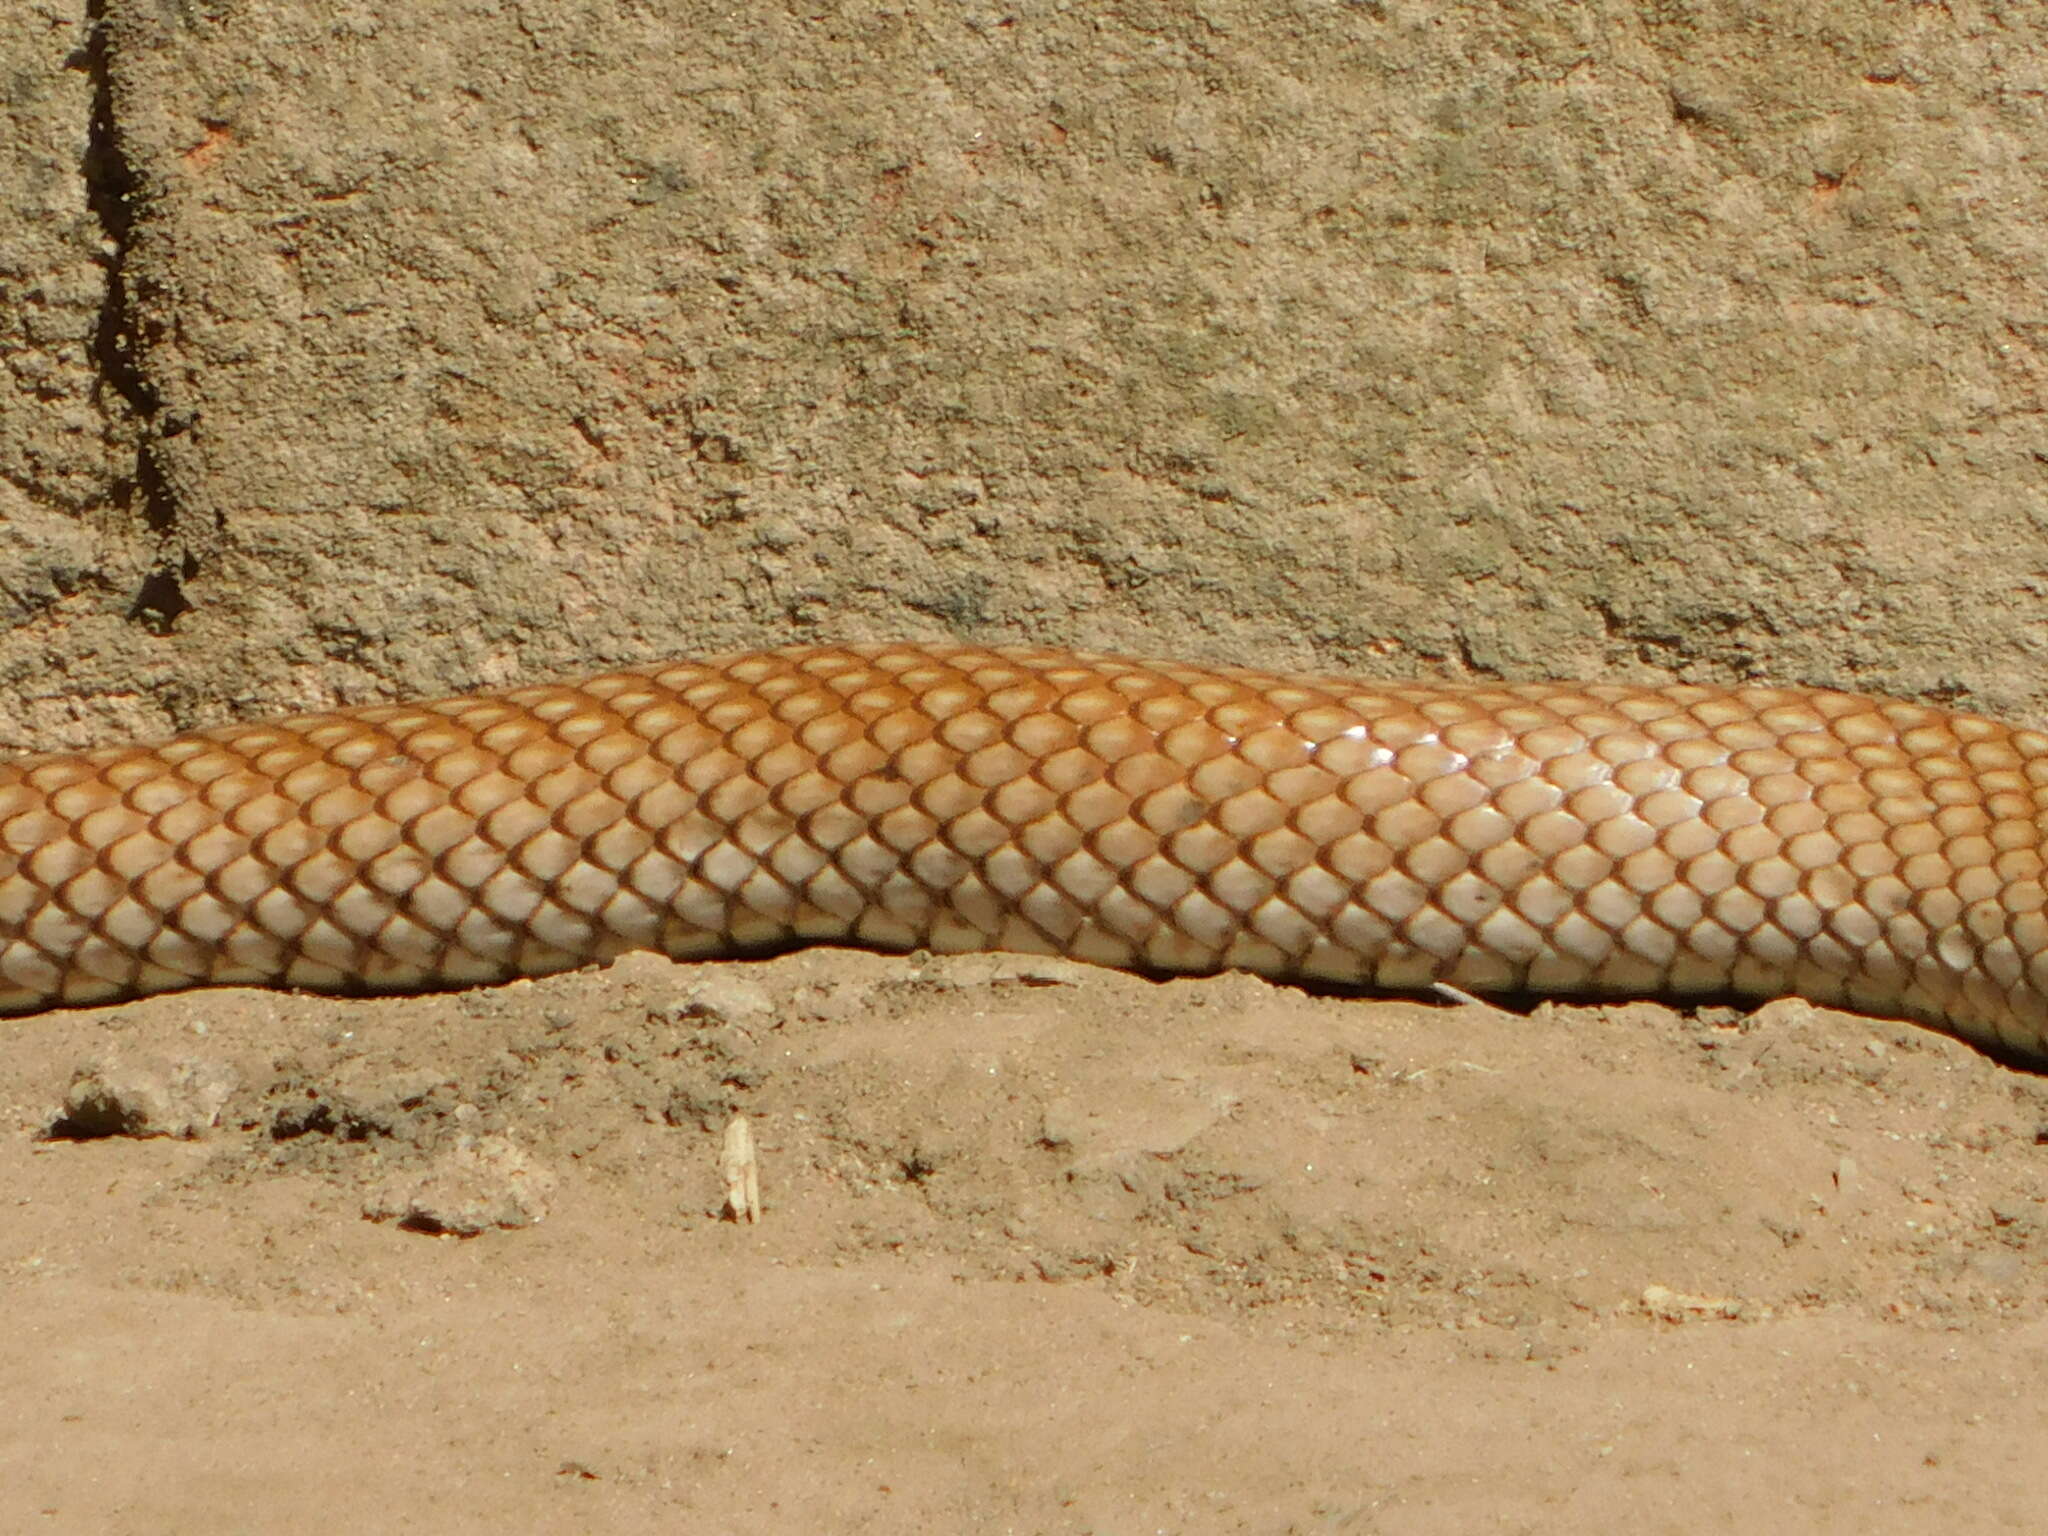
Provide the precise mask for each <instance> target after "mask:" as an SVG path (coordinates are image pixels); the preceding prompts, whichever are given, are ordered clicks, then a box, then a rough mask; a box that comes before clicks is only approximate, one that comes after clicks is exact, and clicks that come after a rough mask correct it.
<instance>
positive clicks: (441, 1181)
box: [363, 1134, 555, 1237]
mask: <svg viewBox="0 0 2048 1536" xmlns="http://www.w3.org/2000/svg"><path fill="white" fill-rule="evenodd" d="M554 1187H555V1177H554V1175H553V1174H551V1173H549V1172H548V1171H547V1170H546V1169H545V1168H543V1167H541V1166H540V1165H539V1164H538V1163H536V1162H534V1161H533V1159H532V1158H531V1157H529V1156H528V1155H527V1154H526V1152H525V1151H524V1150H523V1149H522V1148H520V1147H519V1146H517V1145H515V1144H514V1143H513V1141H512V1139H511V1138H510V1137H508V1136H503V1135H495V1134H494V1135H485V1136H461V1137H458V1138H457V1139H456V1140H455V1142H454V1143H453V1144H452V1145H451V1146H449V1147H448V1148H447V1149H446V1150H444V1151H442V1152H440V1153H438V1154H436V1155H435V1156H434V1157H433V1158H432V1159H431V1160H430V1161H429V1162H428V1163H427V1165H426V1166H425V1167H424V1168H422V1169H418V1170H415V1171H413V1172H412V1173H410V1174H407V1175H400V1176H398V1177H395V1178H392V1179H389V1180H387V1181H386V1182H385V1183H384V1184H383V1185H382V1186H381V1187H380V1188H379V1189H378V1190H377V1191H376V1192H375V1193H374V1194H372V1195H371V1196H370V1198H369V1199H368V1200H366V1201H364V1202H363V1214H364V1215H365V1216H367V1217H368V1218H369V1219H370V1220H371V1221H396V1222H397V1223H398V1224H399V1225H400V1226H401V1227H403V1228H405V1229H406V1230H407V1231H411V1232H435V1233H451V1234H453V1235H455V1236H457V1237H474V1236H476V1235H477V1234H478V1233H479V1232H486V1231H489V1230H490V1229H491V1228H492V1227H508V1228H509V1227H525V1226H531V1225H532V1224H533V1223H534V1222H536V1221H539V1220H541V1219H542V1218H544V1217H545V1216H546V1215H547V1212H548V1197H549V1196H550V1195H551V1194H552V1193H553V1192H554Z"/></svg>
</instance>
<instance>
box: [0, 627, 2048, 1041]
mask: <svg viewBox="0 0 2048 1536" xmlns="http://www.w3.org/2000/svg"><path fill="white" fill-rule="evenodd" d="M2044 827H2048V736H2043V735H2041V734H2038V733H2035V732H2032V731H2027V730H2019V729H2015V728H2012V727H2009V726H2006V725H2001V724H1999V723H1997V722H1995V721H1992V720H1987V719H1984V718H1981V717H1979V716H1975V715H1969V714H1961V713H1954V712H1950V711H1946V710H1942V709H1938V708H1934V707H1931V706H1928V705H1923V704H1913V703H1906V702H1901V701H1896V700H1888V699H1878V698H1870V697H1864V696H1861V695H1856V694H1850V693H1837V692H1829V691H1823V690H1816V689H1808V688H1750V687H1743V688H1722V687H1707V686H1690V685H1687V686H1674V687H1629V686H1593V685H1585V684H1572V683H1539V684H1530V685H1521V686H1508V685H1493V684H1479V685H1445V684H1434V683H1414V684H1401V683H1386V682H1374V681H1366V680H1361V679H1350V678H1335V677H1296V676H1286V675H1280V674H1274V673H1266V672H1258V671H1251V670H1246V669H1240V668H1225V667H1205V666H1193V665H1181V664H1176V663H1166V662H1149V661H1137V660H1130V659H1124V658H1119V657H1112V656H1103V655H1093V654H1083V653H1076V652H1071V651H1063V650H1054V649H1033V648H977V647H972V646H960V645H911V644H900V645H847V646H810V647H797V648H790V649H783V650H772V651H761V652H754V653H748V654H740V655H730V656H724V657H719V658H714V659H709V660H702V661H684V662H676V663H671V664H666V665H660V666H655V667H650V668H646V669H643V670H636V671H620V672H613V673H609V674H606V675H604V676H601V677H595V678H591V679H588V680H587V681H583V682H578V683H574V684H567V685H560V686H535V687H525V688H515V689H510V690H506V691H503V692H492V693H478V694H470V695H463V696H459V697H455V698H448V699H442V700H438V701H434V702H430V703H420V704H398V705H380V706H375V707H370V708H358V709H344V710H336V711H333V712H329V713H322V714H307V715H299V716H294V717H291V718H286V719H276V720H268V721H259V722H256V723H251V724H240V725H230V726H225V727H221V728H219V729H213V730H203V731H195V732H191V733H189V734H186V735H181V736H177V737H173V738H171V739H170V740H167V741H162V742H158V743H155V744H152V745H143V746H124V747H112V748H107V749H104V750H98V751H87V752H75V753H61V754H49V755H42V756H28V757H20V758H15V759H13V760H11V761H6V762H0V1011H11V1012H22V1011H27V1010H33V1009H37V1008H42V1007H46V1006H50V1005H53V1004H58V1003H91V1002H101V1001H107V1000H113V999H119V998H125V997H131V996H135V995H138V994H141V993H148V992H157V991H164V990H168V989H172V988H178V987H187V986H195V985H204V984H209V983H211V984H224V983H253V984H270V985H282V986H292V987H304V988H310V989H314V990H320V991H363V990H367V991H393V990H403V989H409V988H418V987H423V986H433V985H452V984H465V983H476V982H487V981H493V980H499V979H503V978H507V977H513V976H530V975H539V974H542V973H546V972H550V971H558V970H562V969H565V968H568V967H572V966H578V965H583V964H587V963H590V962H593V961H602V960H606V959H609V958H611V957H613V956H616V955H618V954H621V953H623V952H625V951H629V950H637V949H651V950H660V951H665V952H666V953H668V954H670V955H674V956H678V957H705V956H713V955H732V954H747V953H759V952H766V951H773V950H778V949H783V948H787V947H789V946H790V945H793V944H798V943H804V942H813V941H842V942H851V943H858V944H864V945H870V946H876V947H883V948H891V949H910V948H916V947H927V948H930V949H933V950H941V951H945V950H977V949H1006V950H1024V951H1038V952H1044V953H1050V954H1058V955H1065V956H1070V957H1072V958H1075V959H1079V960H1086V961H1094V962H1098V963H1101V964H1104V965H1111V966H1120V967H1126V968H1133V969H1139V970H1143V971H1148V972H1154V973H1187V972H1207V971H1216V970H1219V969H1225V968H1242V969H1245V970H1250V971H1255V972H1259V973H1261V974H1264V975H1267V976H1273V977H1282V978H1295V979H1301V980H1312V981H1322V982H1333V983H1357V984H1364V985H1368V986H1374V987H1381V988H1390V989H1412V988H1418V987H1424V986H1427V985H1429V984H1431V983H1433V982H1446V983H1451V984H1453V985H1455V986H1458V987H1461V988H1466V989H1469V990H1472V991H1475V992H1482V993H1508V992H1513V993H1541V994H1551V995H1564V996H1581V997H1597V996H1606V997H1650V996H1654V997H1667V998H1676V999H1682V998H1686V997H1700V996H1707V995H1719V996H1730V995H1733V996H1741V997H1748V998H1759V999H1760V998H1769V997H1777V996H1783V995H1796V996H1800V997H1805V998H1809V999H1811V1000H1813V1001H1815V1002H1818V1003H1826V1004H1839V1005H1843V1006H1847V1007H1851V1008H1855V1009H1860V1010H1863V1011H1866V1012H1870V1013H1876V1014H1885V1015H1892V1016H1900V1017H1908V1018H1912V1019H1916V1020H1920V1021H1922V1022H1924V1023H1927V1024H1930V1025H1933V1026H1935V1027H1937V1028H1941V1029H1945V1030H1948V1031H1951V1032H1953V1033H1955V1034H1957V1035H1960V1036H1962V1037H1964V1038H1966V1039H1968V1040H1971V1041H1973V1042H1975V1043H1977V1044H1978V1045H1980V1046H1983V1047H1985V1048H1987V1049H1990V1050H1992V1051H1993V1052H1995V1053H1997V1054H2000V1055H2002V1056H2006V1057H2008V1058H2013V1059H2018V1060H2023V1061H2027V1062H2029V1063H2031V1064H2034V1065H2042V1064H2048V911H2044V906H2048V883H2044V882H2048V874H2044V865H2043V846H2044V836H2043V834H2044Z"/></svg>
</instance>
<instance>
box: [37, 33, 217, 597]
mask: <svg viewBox="0 0 2048 1536" xmlns="http://www.w3.org/2000/svg"><path fill="white" fill-rule="evenodd" d="M107 3H108V0H86V8H85V15H86V26H87V33H86V44H85V47H84V48H83V49H81V50H79V52H78V53H76V54H74V55H73V56H72V58H71V59H70V60H69V61H68V63H69V64H70V66H71V67H72V68H74V69H79V70H82V71H84V73H85V74H86V76H87V78H89V79H90V80H91V82H92V115H91V118H90V120H89V122H88V124H87V130H86V146H85V154H84V157H83V158H82V159H81V160H80V162H79V174H80V175H81V176H83V177H84V179H85V190H86V202H87V205H88V206H89V207H90V208H91V209H92V212H93V216H94V217H95V218H96V219H98V220H99V225H100V228H101V230H102V231H103V232H104V233H105V235H106V243H107V246H108V254H107V256H106V258H105V263H106V273H107V287H106V295H105V297H104V298H103V299H102V300H101V301H100V313H99V320H98V323H97V324H96V325H95V327H94V330H93V339H92V353H93V361H94V363H95V365H96V367H97V369H98V373H99V381H100V383H99V388H100V400H99V404H100V408H101V411H102V412H103V413H104V414H106V415H108V416H109V417H113V416H126V417H128V418H129V419H131V420H132V421H133V422H134V424H135V467H134V470H133V471H132V472H131V473H130V474H128V475H126V476H123V477H121V478H120V479H119V480H117V481H116V482H115V485H114V497H115V500H116V502H117V503H118V504H119V505H120V506H122V507H123V508H124V509H126V510H128V511H130V512H132V513H133V514H135V515H136V516H137V517H139V518H140V519H141V522H142V526H143V527H144V528H145V529H147V530H148V531H149V533H150V534H151V535H153V536H154V537H155V539H156V541H157V545H158V555H157V560H156V566H155V569H154V570H152V571H151V572H150V574H149V575H148V576H146V577H144V578H143V581H142V584H141V586H140V587H139V588H138V589H137V591H136V594H135V598H134V601H133V602H132V603H131V604H130V605H129V609H128V617H129V618H130V619H131V620H134V621H135V622H137V623H140V624H141V625H142V626H143V627H144V628H146V629H148V630H150V631H151V632H152V633H154V634H168V633H169V632H170V629H171V627H172V625H174V624H175V623H176V622H177V620H178V618H179V616H180V615H181V614H184V613H186V612H188V611H189V610H190V609H191V607H192V604H191V602H190V601H189V600H188V599H187V598H186V597H185V594H184V583H185V582H186V581H188V580H189V579H191V577H192V576H193V575H194V574H195V573H196V571H197V568H198V567H197V564H196V562H194V561H193V559H192V558H191V556H190V555H188V554H181V553H180V552H179V551H178V550H177V549H176V548H175V545H174V543H173V538H174V535H175V532H176V529H177V522H178V509H177V504H176V502H175V500H174V499H173V498H172V495H171V490H170V486H169V485H168V484H167V483H166V481H165V479H164V474H163V470H162V468H161V467H160V466H159V465H158V463H157V460H156V455H155V453H154V452H153V451H152V443H153V439H154V433H155V430H156V418H157V411H158V407H159V403H160V402H159V401H158V399H157V392H156V389H155V386H154V385H152V384H151V383H150V381H149V378H148V376H147V374H145V373H144V371H143V369H142V365H141V352H142V347H141V337H140V336H139V334H138V332H139V331H140V329H141V327H142V325H143V323H144V321H143V318H142V316H143V305H142V303H141V302H140V301H141V299H142V298H143V297H144V295H142V294H141V293H140V292H139V286H140V285H139V283H138V281H137V279H136V278H135V276H134V274H133V273H131V272H130V271H129V270H128V253H129V251H130V250H131V249H132V245H133V240H134V232H135V205H136V203H137V201H138V199H139V197H140V194H141V179H140V178H139V177H138V176H137V175H136V172H135V168H134V166H133V165H131V164H130V163H129V161H128V158H127V155H126V154H125V153H124V152H123V150H122V147H121V135H120V131H119V128H118V127H117V125H116V121H115V113H114V85H113V61H112V58H111V53H112V45H111V43H110V41H109V37H108V26H107ZM110 397H111V398H110ZM116 401H118V402H119V404H118V406H117V405H116V404H115V402H116Z"/></svg>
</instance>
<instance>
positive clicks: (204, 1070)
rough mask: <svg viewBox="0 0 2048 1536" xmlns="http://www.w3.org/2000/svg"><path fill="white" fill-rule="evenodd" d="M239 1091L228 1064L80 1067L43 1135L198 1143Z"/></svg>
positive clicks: (144, 1061)
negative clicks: (160, 1138)
mask: <svg viewBox="0 0 2048 1536" xmlns="http://www.w3.org/2000/svg"><path fill="white" fill-rule="evenodd" d="M239 1086H240V1078H239V1076H238V1075H237V1074H236V1072H235V1069H234V1068H233V1067H230V1066H228V1065H227V1064H226V1063H225V1062H219V1061H209V1060H205V1059H202V1058H193V1057H186V1058H182V1059H179V1060H176V1061H169V1060H162V1059H155V1058H137V1059H132V1060H112V1061H105V1062H101V1063H98V1064H96V1065H94V1066H89V1067H82V1068H80V1069H79V1070H78V1072H77V1073H76V1074H75V1075H74V1076H73V1077H72V1079H71V1086H70V1088H69V1089H68V1090H67V1091H66V1093H65V1095H64V1108H63V1110H62V1111H61V1112H60V1113H59V1114H58V1116H57V1117H56V1118H55V1119H54V1120H52V1121H51V1122H50V1127H49V1130H48V1131H47V1132H46V1133H45V1134H46V1135H47V1136H48V1137H49V1138H50V1139H51V1140H53V1141H91V1140H94V1139H97V1138H99V1137H102V1136H137V1137H146V1136H176V1137H180V1138H183V1139H185V1140H188V1141H190V1140H195V1139H197V1138H198V1137H200V1136H203V1135H205V1134H206V1133H207V1132H208V1131H210V1130H212V1129H213V1128H214V1127H215V1126H217V1125H218V1124H220V1112H221V1109H222V1108H223V1107H224V1106H225V1105H226V1103H227V1101H228V1099H229V1097H230V1096H231V1095H232V1094H233V1093H234V1091H235V1089H236V1088H237V1087H239Z"/></svg>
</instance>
